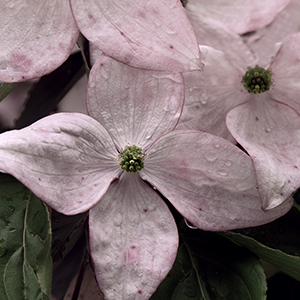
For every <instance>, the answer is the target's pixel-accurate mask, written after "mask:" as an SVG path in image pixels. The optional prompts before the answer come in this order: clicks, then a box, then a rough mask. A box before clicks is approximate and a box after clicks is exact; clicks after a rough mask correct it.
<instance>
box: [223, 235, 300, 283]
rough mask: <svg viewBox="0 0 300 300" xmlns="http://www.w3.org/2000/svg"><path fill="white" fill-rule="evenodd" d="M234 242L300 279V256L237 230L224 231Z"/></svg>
mask: <svg viewBox="0 0 300 300" xmlns="http://www.w3.org/2000/svg"><path fill="white" fill-rule="evenodd" d="M222 235H223V236H226V237H227V238H229V239H230V240H232V241H233V242H235V243H237V244H239V245H241V246H244V247H247V248H248V249H249V250H251V251H252V252H253V253H255V254H256V255H258V256H259V257H260V258H262V259H264V260H265V261H267V262H269V263H271V264H273V265H274V266H275V267H277V268H278V269H279V270H281V271H282V272H284V273H286V274H287V275H289V276H291V277H293V278H295V279H296V280H299V281H300V257H298V256H293V255H289V254H286V253H284V252H282V251H281V250H278V249H272V248H270V247H267V246H265V245H263V244H262V243H260V242H258V241H256V240H255V239H253V238H251V237H248V236H245V235H242V234H241V233H236V232H227V233H223V234H222Z"/></svg>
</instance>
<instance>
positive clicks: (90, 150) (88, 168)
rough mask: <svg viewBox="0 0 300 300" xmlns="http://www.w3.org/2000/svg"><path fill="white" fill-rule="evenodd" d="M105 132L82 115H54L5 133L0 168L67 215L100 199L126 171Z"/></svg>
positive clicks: (0, 139) (0, 142) (1, 142)
mask: <svg viewBox="0 0 300 300" xmlns="http://www.w3.org/2000/svg"><path fill="white" fill-rule="evenodd" d="M117 155H118V152H117V151H116V149H115V146H114V144H113V142H112V140H111V138H110V136H109V135H108V133H107V132H106V130H105V129H104V128H103V127H102V126H101V125H100V124H99V123H98V122H97V121H95V120H94V119H92V118H91V117H89V116H86V115H83V114H78V113H73V114H72V113H70V114H69V113H60V114H54V115H51V116H49V117H46V118H44V119H41V120H40V121H38V122H36V123H34V124H33V125H31V126H29V127H26V128H24V129H22V130H14V131H8V132H6V133H3V134H1V135H0V170H1V171H2V172H6V173H9V174H11V175H13V176H15V177H16V178H17V179H18V180H20V181H21V182H22V183H23V184H25V185H26V186H27V187H28V188H30V189H31V190H32V191H33V193H34V194H36V195H37V196H38V197H39V198H41V199H42V200H43V201H45V202H46V203H47V204H48V205H49V206H51V207H52V208H54V209H55V210H57V211H59V212H61V213H64V214H77V213H81V212H84V211H86V210H88V209H89V208H91V207H92V206H93V205H94V204H95V203H97V202H98V201H99V200H100V198H101V197H102V195H103V194H104V193H105V192H106V190H107V189H108V187H109V185H110V183H111V182H112V181H113V180H114V178H117V177H118V176H119V175H120V173H121V171H122V170H121V168H120V166H119V165H118V162H117Z"/></svg>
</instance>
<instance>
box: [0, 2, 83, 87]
mask: <svg viewBox="0 0 300 300" xmlns="http://www.w3.org/2000/svg"><path fill="white" fill-rule="evenodd" d="M0 11H1V18H0V34H1V47H0V81H1V82H18V81H25V80H28V79H31V78H36V77H41V76H43V75H45V74H48V73H50V72H52V71H53V70H55V69H56V68H58V67H59V66H60V65H61V64H62V63H63V62H64V61H65V60H66V59H67V58H68V56H69V55H70V53H71V51H72V49H73V47H74V45H75V43H76V41H77V38H78V35H79V30H78V28H77V25H76V23H75V20H74V18H73V16H72V12H71V9H70V5H69V2H68V1H66V0H63V1H47V0H39V1H35V0H27V1H16V0H2V1H1V3H0Z"/></svg>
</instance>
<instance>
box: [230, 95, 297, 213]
mask: <svg viewBox="0 0 300 300" xmlns="http://www.w3.org/2000/svg"><path fill="white" fill-rule="evenodd" d="M227 126H228V128H229V130H230V131H231V133H232V135H233V136H234V137H235V138H236V140H237V141H238V142H239V143H240V144H241V145H242V146H243V147H244V148H245V149H246V150H247V152H248V153H249V154H250V156H251V158H252V160H253V163H254V168H255V173H256V177H257V184H258V189H259V193H260V195H261V198H262V207H263V209H265V210H269V209H272V208H274V207H276V206H278V205H280V204H281V203H283V202H284V201H285V200H286V199H287V198H288V197H289V196H290V195H291V194H292V193H293V192H294V191H295V190H296V189H297V188H298V187H299V186H300V116H299V115H298V114H297V113H296V112H295V111H294V110H293V109H292V108H290V107H288V106H287V105H284V104H282V103H280V102H277V101H273V100H272V99H271V98H269V97H268V95H267V94H261V95H259V96H254V95H253V96H252V97H251V100H250V101H248V102H246V103H244V104H241V105H239V106H237V107H236V108H234V109H233V110H232V111H230V112H229V113H228V115H227Z"/></svg>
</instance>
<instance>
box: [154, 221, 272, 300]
mask: <svg viewBox="0 0 300 300" xmlns="http://www.w3.org/2000/svg"><path fill="white" fill-rule="evenodd" d="M179 229H180V233H181V234H180V236H181V242H180V247H179V250H178V254H177V258H176V261H175V263H174V266H173V268H172V270H171V271H170V273H169V274H168V276H167V277H166V279H165V280H164V281H163V282H162V284H161V285H160V286H159V287H158V289H157V291H156V292H155V293H154V295H153V296H152V297H151V300H160V299H165V300H168V299H172V300H201V299H204V300H219V299H222V300H225V299H226V300H235V299H236V300H240V299H243V300H261V299H265V298H266V288H267V287H266V280H265V275H264V272H263V268H262V266H261V264H260V261H259V259H258V258H257V256H256V255H253V254H252V253H251V252H250V251H248V250H247V249H243V248H241V247H239V246H237V245H235V244H234V243H231V242H229V241H226V239H224V238H222V237H220V236H219V235H218V234H216V233H211V232H204V231H201V230H191V229H188V228H187V227H186V226H185V225H183V224H181V225H180V226H179Z"/></svg>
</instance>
